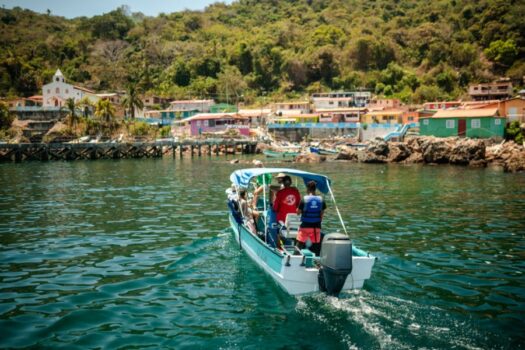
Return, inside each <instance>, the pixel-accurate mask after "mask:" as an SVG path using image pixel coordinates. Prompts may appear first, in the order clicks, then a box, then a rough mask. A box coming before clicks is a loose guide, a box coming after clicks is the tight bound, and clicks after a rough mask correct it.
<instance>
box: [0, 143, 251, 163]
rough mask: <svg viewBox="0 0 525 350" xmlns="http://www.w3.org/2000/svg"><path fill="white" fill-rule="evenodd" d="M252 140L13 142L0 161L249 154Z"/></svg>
mask: <svg viewBox="0 0 525 350" xmlns="http://www.w3.org/2000/svg"><path fill="white" fill-rule="evenodd" d="M256 148H257V142H256V141H244V140H213V141H212V140H202V141H201V140H195V141H194V140H191V141H190V140H188V141H156V142H131V143H113V142H99V143H17V144H7V143H4V144H0V162H17V163H19V162H22V161H35V160H37V161H52V160H61V161H72V160H95V159H130V158H161V157H162V156H164V155H167V156H171V157H173V158H177V157H180V158H182V157H183V156H184V154H187V155H189V156H191V157H194V156H199V157H200V156H204V155H207V156H211V155H220V154H253V153H255V151H256Z"/></svg>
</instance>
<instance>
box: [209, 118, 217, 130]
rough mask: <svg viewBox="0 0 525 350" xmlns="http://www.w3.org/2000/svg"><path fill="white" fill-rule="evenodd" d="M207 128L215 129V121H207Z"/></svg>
mask: <svg viewBox="0 0 525 350" xmlns="http://www.w3.org/2000/svg"><path fill="white" fill-rule="evenodd" d="M208 126H209V127H211V128H213V127H215V119H212V120H210V121H208Z"/></svg>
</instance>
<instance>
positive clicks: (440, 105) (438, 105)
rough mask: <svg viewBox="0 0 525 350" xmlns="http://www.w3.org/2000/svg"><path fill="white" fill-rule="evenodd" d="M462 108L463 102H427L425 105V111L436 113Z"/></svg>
mask: <svg viewBox="0 0 525 350" xmlns="http://www.w3.org/2000/svg"><path fill="white" fill-rule="evenodd" d="M460 106H461V101H441V102H427V103H424V104H423V109H426V110H432V111H435V110H438V109H451V108H458V107H460Z"/></svg>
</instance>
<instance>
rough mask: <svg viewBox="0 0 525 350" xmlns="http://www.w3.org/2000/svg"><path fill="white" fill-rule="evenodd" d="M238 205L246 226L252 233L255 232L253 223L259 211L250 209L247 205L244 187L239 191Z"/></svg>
mask: <svg viewBox="0 0 525 350" xmlns="http://www.w3.org/2000/svg"><path fill="white" fill-rule="evenodd" d="M239 207H240V211H241V215H242V216H243V218H244V221H245V223H246V226H248V228H249V229H250V231H252V232H253V233H255V232H257V230H256V226H255V223H256V222H257V218H258V217H259V212H257V211H256V210H252V208H250V206H249V205H248V201H247V200H246V190H245V189H244V188H242V189H241V190H240V191H239Z"/></svg>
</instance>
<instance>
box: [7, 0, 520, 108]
mask: <svg viewBox="0 0 525 350" xmlns="http://www.w3.org/2000/svg"><path fill="white" fill-rule="evenodd" d="M523 18H525V4H523V2H522V1H517V0H480V1H476V2H472V1H468V0H437V1H433V2H426V1H419V2H414V1H409V0H375V1H368V0H355V1H345V0H283V1H275V0H257V1H255V0H238V1H235V2H233V3H232V4H231V5H225V4H221V3H216V4H214V5H210V6H209V7H208V8H207V9H206V10H204V11H202V12H196V11H184V12H179V13H172V14H161V15H159V16H157V17H146V16H144V15H142V14H138V13H136V14H130V13H129V10H128V9H127V8H125V7H121V8H118V9H116V10H114V11H111V12H109V13H106V14H104V15H101V16H95V17H92V18H86V17H80V18H75V19H72V20H66V19H64V18H61V17H55V16H49V15H40V14H36V13H34V12H31V11H27V10H22V9H20V8H15V9H13V10H6V9H0V33H2V40H1V41H0V95H22V96H28V95H32V94H35V93H40V87H41V85H42V84H44V83H47V82H48V81H49V78H50V76H52V74H53V72H54V71H55V70H56V68H61V69H62V71H63V72H64V74H65V75H66V77H67V78H68V79H69V80H72V81H75V82H78V83H82V84H85V85H86V86H88V87H91V88H93V89H96V90H104V89H106V90H115V89H123V88H124V87H125V86H126V84H127V83H128V82H129V81H130V76H131V77H133V79H132V80H133V81H134V82H136V84H137V88H140V89H141V90H143V91H144V92H152V93H157V94H160V95H163V96H167V97H174V98H191V97H203V98H204V97H207V98H216V99H218V100H222V101H226V100H229V101H230V102H233V101H234V99H239V97H240V96H241V95H244V96H245V97H246V96H256V95H261V94H262V93H263V92H264V93H265V94H267V95H271V96H272V98H273V99H278V98H281V97H284V95H289V96H290V97H297V96H298V95H300V94H302V93H305V92H313V91H320V90H330V89H356V88H367V89H370V90H372V91H376V92H377V93H380V94H383V95H385V96H389V97H390V96H393V97H398V98H401V99H403V100H404V101H406V102H418V101H425V100H428V99H435V98H460V97H463V95H464V94H465V92H466V89H467V87H468V84H469V83H473V82H482V81H489V80H491V79H494V78H496V77H498V76H501V75H508V76H510V77H511V78H512V79H515V83H516V85H518V86H519V85H522V84H523V82H522V80H521V79H522V78H523V76H524V75H525V24H524V21H523ZM233 85H235V88H234V87H233Z"/></svg>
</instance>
